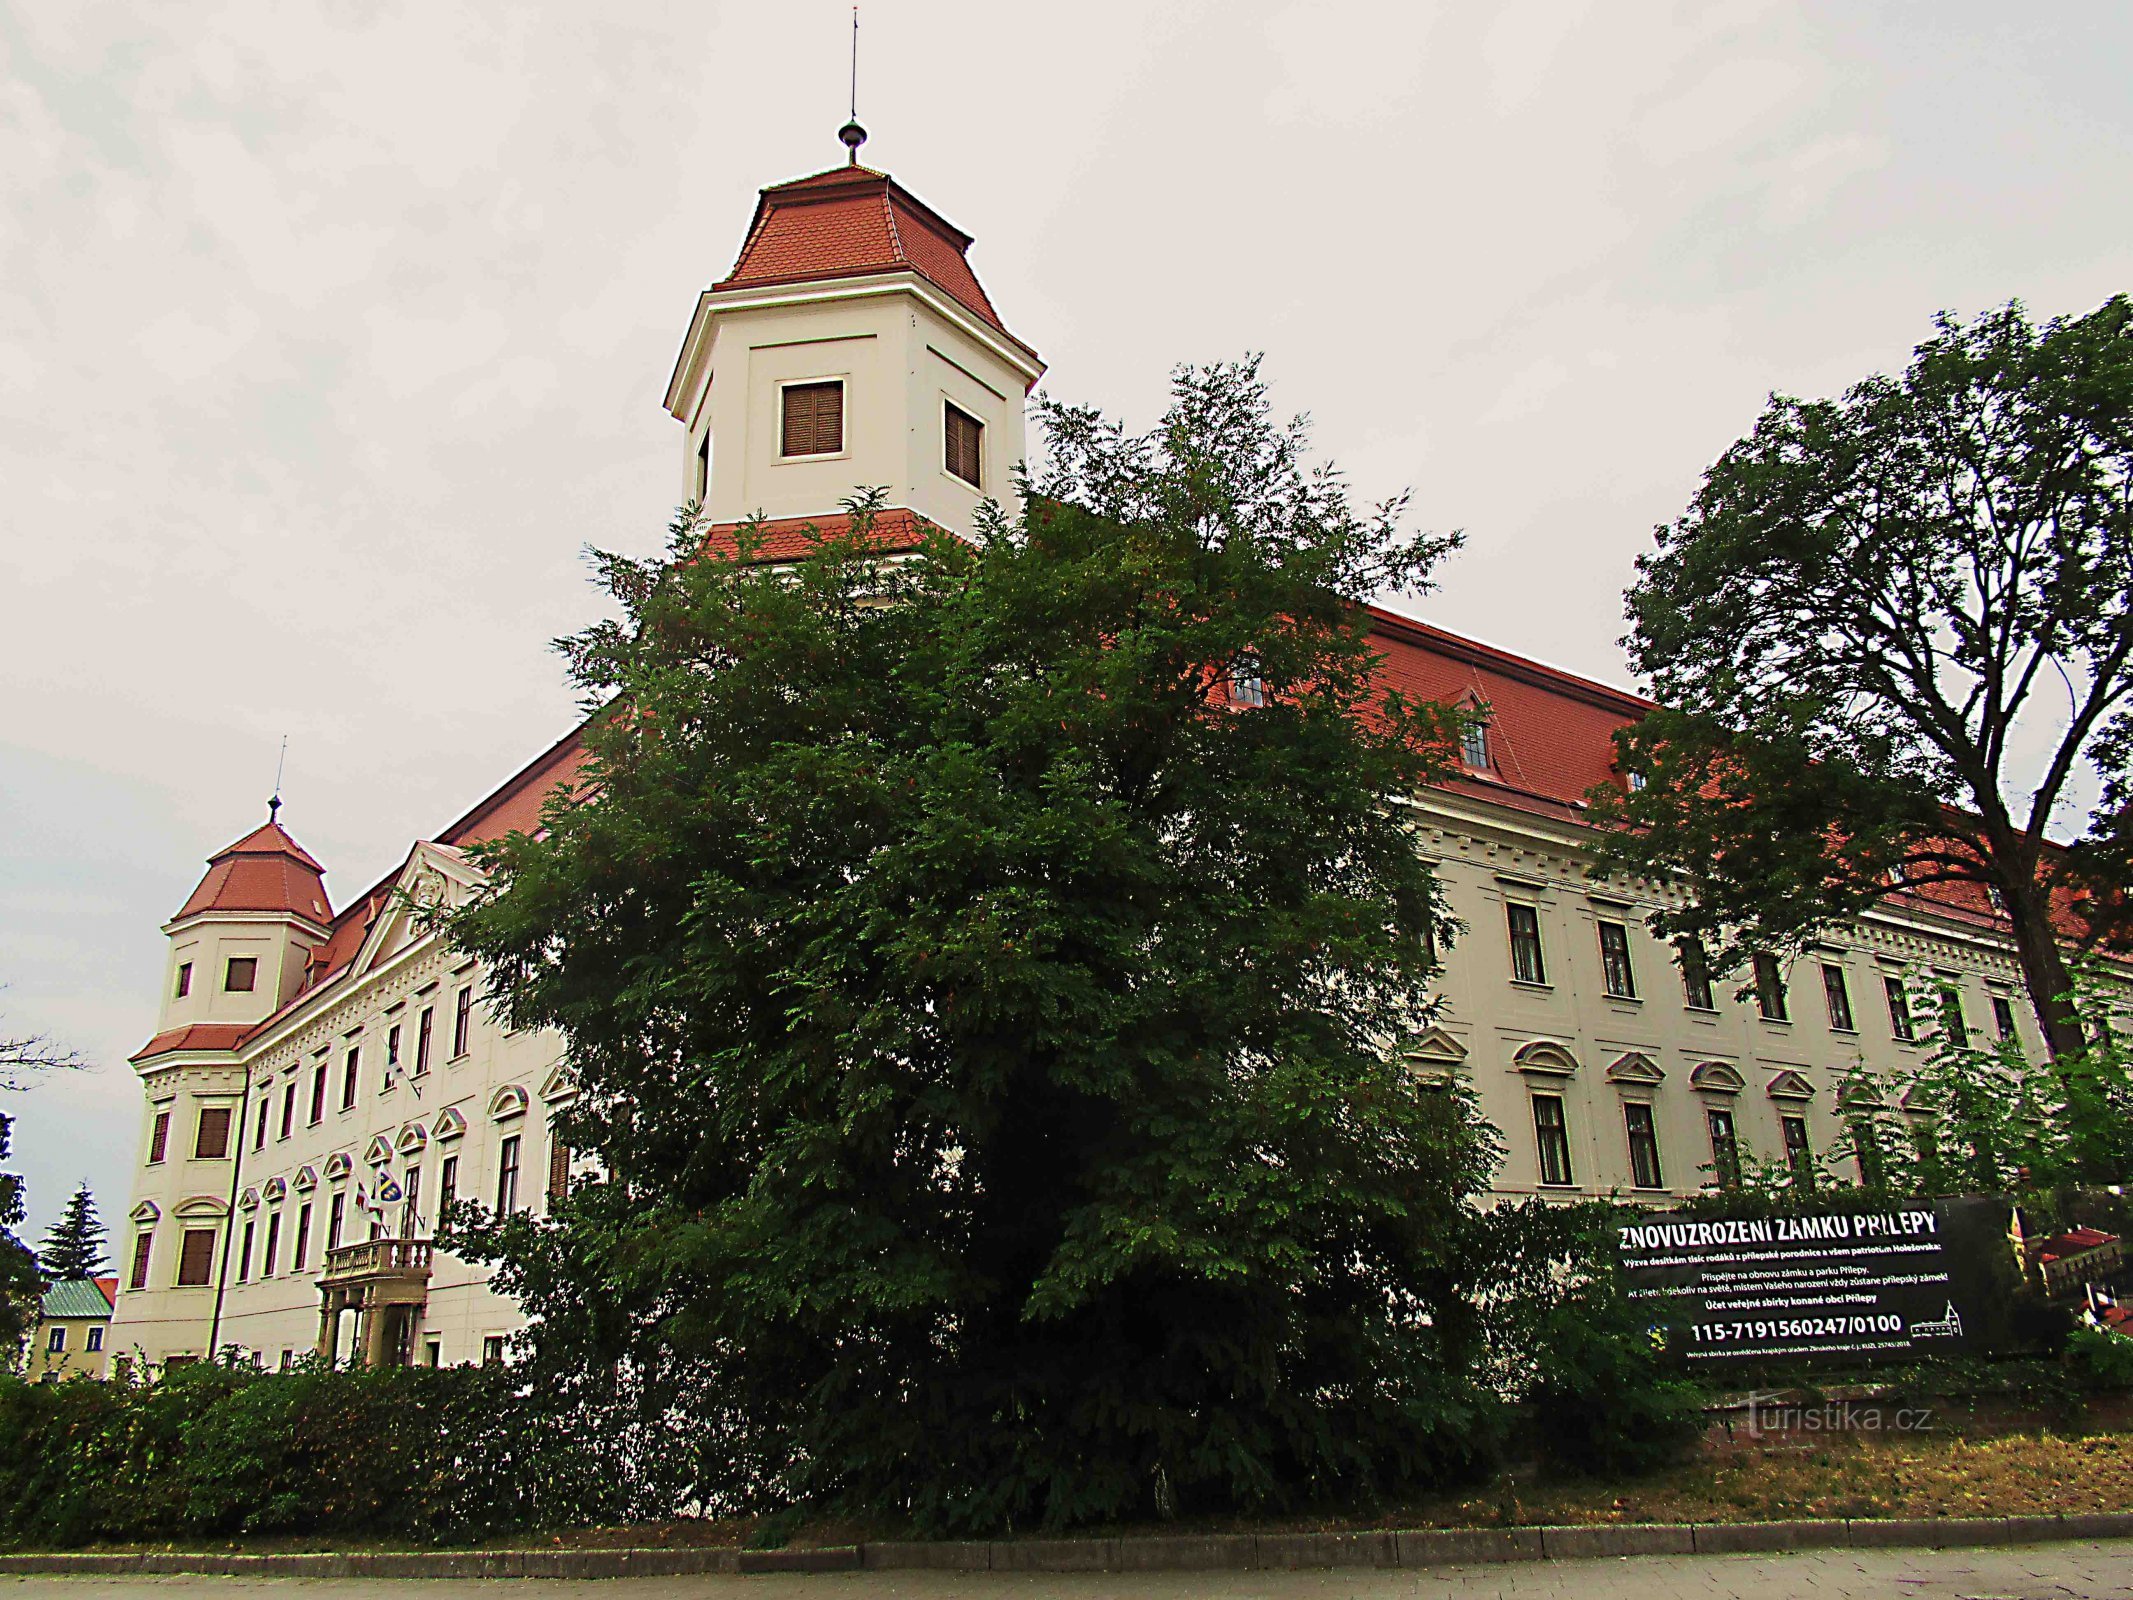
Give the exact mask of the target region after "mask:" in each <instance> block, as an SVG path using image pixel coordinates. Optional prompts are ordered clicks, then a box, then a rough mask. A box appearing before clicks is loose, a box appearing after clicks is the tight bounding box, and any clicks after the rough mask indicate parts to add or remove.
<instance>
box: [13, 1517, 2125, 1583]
mask: <svg viewBox="0 0 2133 1600" xmlns="http://www.w3.org/2000/svg"><path fill="white" fill-rule="evenodd" d="M2125 1538H2133V1511H2091V1512H2074V1513H2068V1514H2064V1515H2060V1516H2046V1517H1923V1518H1888V1519H1884V1520H1869V1519H1855V1520H1851V1521H1836V1520H1830V1521H1821V1522H1698V1523H1594V1524H1589V1525H1585V1526H1578V1527H1558V1528H1407V1529H1396V1530H1378V1529H1372V1530H1365V1531H1360V1532H1354V1533H1263V1534H1251V1533H1234V1534H1179V1535H1165V1536H1157V1537H1151V1538H1125V1539H1009V1540H993V1541H964V1542H952V1541H943V1542H939V1543H929V1542H923V1541H916V1540H914V1541H900V1540H885V1541H880V1542H876V1543H872V1544H858V1545H833V1546H826V1547H823V1548H819V1549H793V1550H703V1549H694V1550H690V1549H683V1550H372V1551H348V1552H341V1553H335V1552H325V1553H320V1554H315V1555H311V1554H302V1555H300V1554H288V1555H220V1554H207V1553H204V1552H203V1553H201V1554H197V1555H193V1554H181V1553H175V1552H160V1551H159V1552H139V1553H123V1554H122V1553H108V1554H107V1553H98V1552H85V1553H79V1554H77V1553H71V1552H54V1553H51V1554H34V1555H32V1554H21V1555H13V1554H0V1576H6V1575H12V1574H30V1573H39V1574H58V1573H78V1574H83V1575H88V1574H98V1575H130V1574H141V1573H153V1574H157V1575H162V1574H168V1573H202V1574H209V1575H212V1576H216V1577H246V1578H270V1577H271V1578H675V1577H685V1576H694V1575H699V1574H704V1573H734V1574H741V1573H753V1572H857V1571H860V1570H862V1569H866V1570H871V1571H890V1570H902V1571H929V1570H930V1571H955V1572H1220V1571H1229V1572H1235V1571H1244V1570H1255V1569H1258V1570H1265V1569H1280V1568H1288V1569H1294V1568H1303V1567H1437V1566H1450V1565H1455V1564H1471V1563H1476V1562H1495V1561H1574V1560H1589V1559H1592V1558H1595V1557H1601V1556H1659V1555H1691V1554H1694V1555H1743V1554H1756V1553H1769V1552H1776V1551H1785V1550H1826V1549H1844V1548H1850V1549H1855V1550H1867V1549H1899V1548H1922V1549H1952V1548H1959V1547H1964V1546H1973V1545H1991V1544H2037V1543H2041V1542H2044V1541H2047V1540H2054V1539H2125Z"/></svg>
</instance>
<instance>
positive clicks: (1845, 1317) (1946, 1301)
mask: <svg viewBox="0 0 2133 1600" xmlns="http://www.w3.org/2000/svg"><path fill="white" fill-rule="evenodd" d="M1991 1215H1992V1210H1991V1208H1990V1207H1989V1206H1987V1207H1985V1208H1984V1209H1982V1210H1980V1209H1979V1208H1977V1207H1975V1206H1972V1205H1968V1204H1967V1203H1958V1204H1956V1205H1954V1206H1951V1205H1950V1204H1949V1203H1947V1202H1940V1203H1937V1204H1932V1205H1917V1206H1911V1207H1903V1208H1899V1209H1896V1210H1890V1211H1858V1212H1835V1213H1831V1214H1828V1215H1805V1214H1801V1215H1793V1216H1776V1217H1739V1218H1732V1219H1722V1218H1697V1219H1692V1218H1688V1217H1677V1216H1655V1217H1652V1218H1650V1219H1649V1220H1647V1221H1642V1222H1637V1223H1633V1224H1630V1225H1628V1226H1626V1227H1624V1228H1623V1229H1622V1230H1621V1232H1620V1240H1619V1243H1620V1252H1621V1257H1620V1258H1621V1263H1622V1267H1623V1270H1624V1271H1625V1273H1626V1274H1627V1275H1628V1280H1629V1296H1630V1299H1631V1300H1632V1301H1633V1302H1635V1303H1637V1304H1639V1305H1642V1306H1644V1307H1646V1308H1647V1309H1649V1310H1650V1312H1651V1313H1652V1321H1653V1323H1654V1325H1655V1327H1657V1326H1663V1327H1664V1328H1665V1330H1666V1339H1667V1343H1668V1345H1669V1347H1670V1348H1671V1349H1673V1350H1674V1351H1675V1353H1677V1354H1678V1355H1680V1356H1682V1357H1683V1358H1684V1359H1686V1360H1688V1361H1690V1362H1698V1363H1700V1362H1709V1361H1741V1360H1751V1359H1753V1360H1768V1359H1772V1358H1783V1357H1792V1356H1846V1357H1872V1358H1876V1359H1900V1358H1902V1357H1904V1356H1912V1355H1920V1356H1922V1355H1952V1354H1955V1353H1956V1352H1958V1351H1973V1350H1978V1349H1981V1348H1983V1347H1984V1345H1985V1343H1986V1342H1987V1339H1988V1330H1987V1329H1986V1328H1984V1327H1983V1326H1982V1325H1981V1324H1982V1321H1983V1320H1984V1319H1986V1318H1987V1317H1988V1315H1989V1313H1988V1312H1987V1310H1986V1305H1985V1302H1986V1301H1987V1300H1988V1299H1989V1297H1990V1293H1991V1288H1990V1285H1991V1279H1992V1277H1993V1276H1994V1273H1993V1270H1992V1268H1993V1261H1992V1256H1993V1253H1994V1250H1993V1247H1994V1245H1995V1243H1997V1246H1998V1252H1999V1253H2000V1254H2003V1255H2004V1254H2005V1253H2006V1244H2005V1235H2004V1231H2002V1230H1999V1229H1993V1228H1992V1226H1991V1223H1990V1220H1989V1219H1990V1217H1991ZM1980 1225H1982V1226H1983V1228H1984V1229H1985V1230H1986V1231H1984V1232H1982V1233H1981V1231H1980ZM1995 1232H1997V1233H1999V1235H2000V1237H1999V1239H1998V1240H1997V1241H1995V1240H1994V1238H1993V1237H1992V1235H1993V1233H1995ZM1995 1321H1996V1319H1995Z"/></svg>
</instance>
